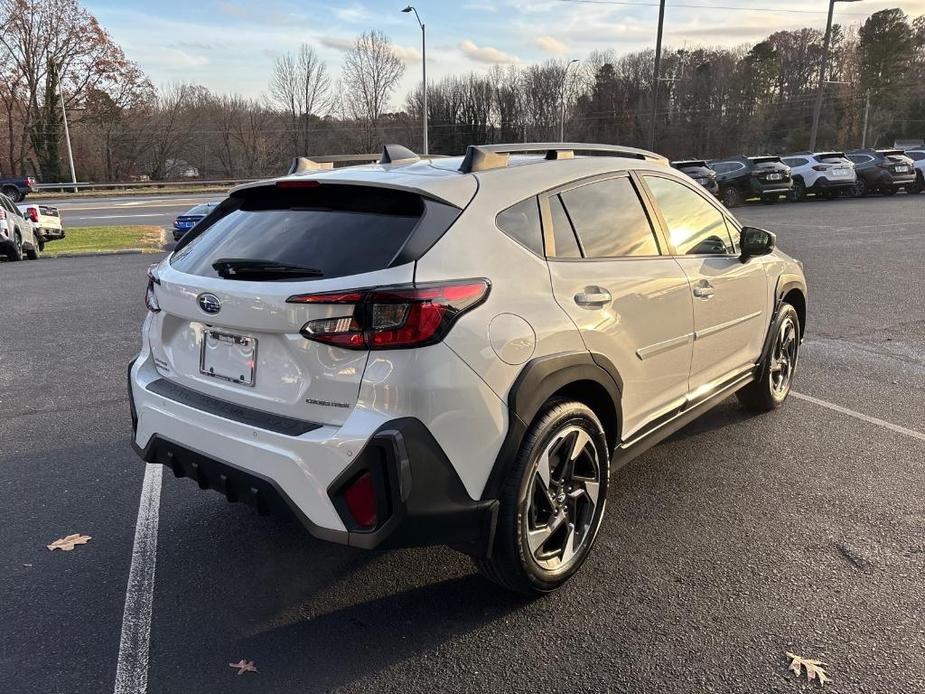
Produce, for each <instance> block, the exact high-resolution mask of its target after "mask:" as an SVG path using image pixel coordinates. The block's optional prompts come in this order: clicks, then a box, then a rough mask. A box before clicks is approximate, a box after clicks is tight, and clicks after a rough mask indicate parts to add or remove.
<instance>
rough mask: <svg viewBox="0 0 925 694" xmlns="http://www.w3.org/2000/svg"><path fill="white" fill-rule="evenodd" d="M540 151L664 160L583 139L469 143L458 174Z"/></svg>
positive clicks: (565, 156) (556, 156)
mask: <svg viewBox="0 0 925 694" xmlns="http://www.w3.org/2000/svg"><path fill="white" fill-rule="evenodd" d="M528 152H542V153H544V156H545V158H546V159H549V160H557V159H574V158H575V152H598V153H600V154H605V155H610V156H614V157H628V158H630V159H640V160H642V161H651V162H656V163H658V164H667V163H668V160H667V159H666V158H665V157H663V156H661V155H660V154H655V153H654V152H649V151H647V150H644V149H636V148H635V147H621V146H619V145H600V144H588V143H584V142H524V143H523V144H519V143H518V144H509V145H469V147H468V148H467V149H466V156H465V158H464V159H463V162H462V165H461V166H460V167H459V170H460V172H462V173H475V172H478V171H487V170H489V169H500V168H504V167H506V166H507V165H508V164H509V163H510V155H511V154H522V153H528Z"/></svg>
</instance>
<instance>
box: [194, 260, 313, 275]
mask: <svg viewBox="0 0 925 694" xmlns="http://www.w3.org/2000/svg"><path fill="white" fill-rule="evenodd" d="M212 269H213V270H215V271H216V272H217V273H218V274H219V276H220V277H223V278H225V279H243V278H245V277H263V278H267V277H322V276H323V275H324V273H323V272H322V271H321V270H319V269H318V268H314V267H305V266H304V265H292V264H290V263H281V262H279V261H277V260H254V259H252V258H219V259H218V260H216V261H215V262H214V263H212Z"/></svg>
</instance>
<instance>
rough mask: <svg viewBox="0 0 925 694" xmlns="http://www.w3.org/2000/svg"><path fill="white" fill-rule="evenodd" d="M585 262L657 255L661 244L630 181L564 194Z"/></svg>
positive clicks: (617, 180) (599, 184) (603, 183)
mask: <svg viewBox="0 0 925 694" xmlns="http://www.w3.org/2000/svg"><path fill="white" fill-rule="evenodd" d="M561 197H562V202H563V203H564V205H565V209H566V211H567V212H568V215H569V218H571V220H572V224H573V225H574V226H575V233H576V234H578V240H579V241H580V242H581V247H582V250H583V251H584V256H585V257H586V258H624V257H627V256H646V255H658V243H657V242H656V240H655V234H654V233H653V231H652V225H651V224H650V223H649V218H648V216H646V212H645V210H644V209H643V207H642V203H641V202H640V200H639V195H637V193H636V189H635V188H634V187H633V184H632V182H631V181H630V179H629V178H627V177H625V176H622V177H620V178H609V179H607V180H604V181H596V182H594V183H588V184H586V185H583V186H579V187H578V188H573V189H572V190H568V191H565V192H564V193H562V194H561Z"/></svg>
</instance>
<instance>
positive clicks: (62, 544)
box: [46, 533, 90, 552]
mask: <svg viewBox="0 0 925 694" xmlns="http://www.w3.org/2000/svg"><path fill="white" fill-rule="evenodd" d="M89 541H90V536H89V535H81V534H80V533H74V534H73V535H68V536H67V537H62V538H60V539H58V540H55V541H54V542H52V543H51V544H50V545H46V547H48V549H50V550H52V551H54V550H56V549H60V550H63V551H65V552H70V551H71V550H72V549H74V547H75V546H76V545H85V544H87V543H88V542H89Z"/></svg>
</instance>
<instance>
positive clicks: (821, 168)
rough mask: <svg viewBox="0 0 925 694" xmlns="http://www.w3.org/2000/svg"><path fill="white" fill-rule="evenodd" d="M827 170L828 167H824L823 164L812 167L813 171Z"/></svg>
mask: <svg viewBox="0 0 925 694" xmlns="http://www.w3.org/2000/svg"><path fill="white" fill-rule="evenodd" d="M828 170H829V167H828V166H826V165H825V164H816V165H815V166H814V167H813V171H828Z"/></svg>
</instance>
